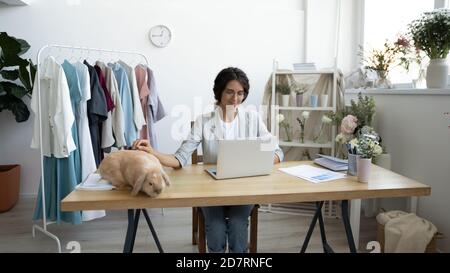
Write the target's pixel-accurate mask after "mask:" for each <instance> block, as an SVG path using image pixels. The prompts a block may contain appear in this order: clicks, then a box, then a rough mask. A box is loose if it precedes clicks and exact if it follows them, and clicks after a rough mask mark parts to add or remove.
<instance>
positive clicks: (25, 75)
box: [19, 66, 31, 90]
mask: <svg viewBox="0 0 450 273" xmlns="http://www.w3.org/2000/svg"><path fill="white" fill-rule="evenodd" d="M19 78H20V81H21V82H22V84H23V85H24V86H25V88H26V89H27V90H31V80H30V73H29V72H28V69H27V67H26V66H19Z"/></svg>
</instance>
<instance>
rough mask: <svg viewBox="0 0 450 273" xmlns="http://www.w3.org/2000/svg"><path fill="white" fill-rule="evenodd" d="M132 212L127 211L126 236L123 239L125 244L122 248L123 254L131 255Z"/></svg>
mask: <svg viewBox="0 0 450 273" xmlns="http://www.w3.org/2000/svg"><path fill="white" fill-rule="evenodd" d="M133 226H134V210H133V209H129V210H128V227H127V235H126V237H125V243H124V246H123V253H131V240H132V235H133V230H134V227H133Z"/></svg>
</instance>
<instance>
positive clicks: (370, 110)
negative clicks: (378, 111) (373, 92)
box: [326, 93, 375, 130]
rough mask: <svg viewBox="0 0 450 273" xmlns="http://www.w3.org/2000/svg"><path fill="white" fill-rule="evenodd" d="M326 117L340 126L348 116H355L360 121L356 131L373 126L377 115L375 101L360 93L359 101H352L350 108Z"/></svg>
mask: <svg viewBox="0 0 450 273" xmlns="http://www.w3.org/2000/svg"><path fill="white" fill-rule="evenodd" d="M326 115H327V116H328V117H329V118H331V119H332V120H333V122H334V124H336V125H338V126H339V125H340V124H341V122H342V120H343V119H344V117H346V116H347V115H353V116H355V117H356V118H357V119H358V127H357V128H356V130H358V129H359V128H362V127H364V126H372V121H373V116H374V115H375V100H374V98H373V97H369V96H363V95H362V94H361V93H358V100H357V101H355V100H351V101H350V106H345V107H344V109H342V110H340V111H337V112H336V113H332V112H329V113H327V114H326Z"/></svg>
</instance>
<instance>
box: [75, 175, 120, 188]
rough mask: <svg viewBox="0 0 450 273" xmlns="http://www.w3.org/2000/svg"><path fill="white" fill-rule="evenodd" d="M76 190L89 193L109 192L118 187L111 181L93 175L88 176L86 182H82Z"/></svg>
mask: <svg viewBox="0 0 450 273" xmlns="http://www.w3.org/2000/svg"><path fill="white" fill-rule="evenodd" d="M76 188H77V189H79V190H87V191H109V190H112V189H115V188H116V187H115V186H113V185H111V183H110V182H109V181H106V180H105V179H102V177H101V176H100V174H98V173H91V174H90V175H88V177H87V178H86V180H84V181H83V182H81V183H80V184H79V185H78V186H77V187H76Z"/></svg>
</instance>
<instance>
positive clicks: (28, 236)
mask: <svg viewBox="0 0 450 273" xmlns="http://www.w3.org/2000/svg"><path fill="white" fill-rule="evenodd" d="M34 205H35V199H34V198H22V199H20V200H19V202H18V203H17V205H16V206H15V207H14V208H13V209H12V210H10V211H9V212H5V213H2V214H0V227H1V228H0V252H56V251H57V247H56V243H55V241H54V240H53V239H50V238H49V237H47V236H44V235H43V234H42V233H41V232H36V237H35V238H33V237H32V233H31V230H32V225H33V221H32V214H33V211H34ZM191 211H192V210H191V208H174V209H164V214H163V213H162V210H161V209H149V210H148V212H149V215H150V217H151V219H152V222H153V225H154V226H155V228H156V232H157V233H158V236H159V239H160V242H161V244H162V247H163V249H164V251H165V252H169V253H170V252H175V253H180V252H182V253H195V252H197V247H196V246H193V245H192V244H191V234H192V233H191V231H192V226H191V217H192V215H191V213H192V212H191ZM142 219H143V218H141V220H142ZM310 221H311V217H309V216H298V215H288V214H279V213H270V212H260V213H259V225H258V252H261V253H268V252H271V253H276V252H298V251H299V250H300V246H301V244H302V242H303V239H304V237H305V235H306V232H307V229H308V227H309V223H310ZM39 224H41V222H39ZM126 227H127V214H126V212H125V211H108V212H107V215H106V217H104V218H102V219H97V220H94V221H90V222H85V223H83V224H81V225H71V224H61V225H56V224H52V225H49V226H48V230H49V231H50V232H52V233H53V234H55V235H56V236H58V237H59V239H60V241H61V247H62V251H63V252H70V251H69V250H70V249H71V248H69V247H68V243H69V242H70V241H78V242H79V243H80V246H81V252H122V250H123V243H124V240H125V231H126ZM325 229H326V232H327V239H328V241H329V244H330V245H331V246H332V247H333V249H334V250H335V251H336V252H348V246H347V239H346V237H345V231H344V227H343V225H342V222H341V221H340V219H335V218H326V219H325ZM373 240H376V220H375V218H365V217H364V216H363V215H361V230H360V247H359V251H360V252H367V250H366V245H367V243H368V242H369V241H373ZM134 251H135V252H157V247H156V245H155V243H154V241H153V239H152V237H151V234H150V231H149V229H148V227H147V225H146V223H145V221H141V222H140V226H139V229H138V232H137V236H136V243H135V247H134ZM308 252H322V246H321V240H320V233H319V228H318V226H317V227H316V229H315V231H314V233H313V236H312V238H311V241H310V243H309V248H308Z"/></svg>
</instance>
